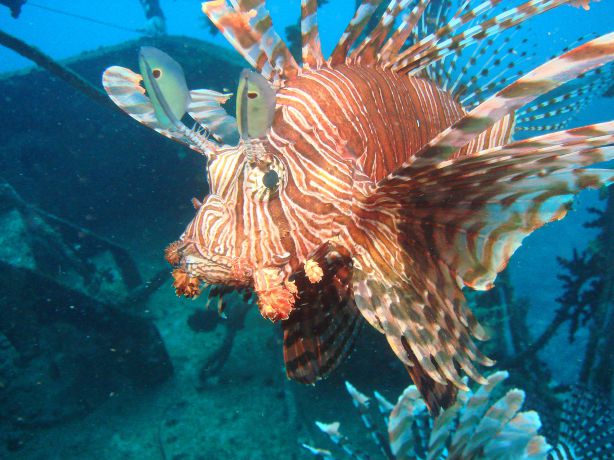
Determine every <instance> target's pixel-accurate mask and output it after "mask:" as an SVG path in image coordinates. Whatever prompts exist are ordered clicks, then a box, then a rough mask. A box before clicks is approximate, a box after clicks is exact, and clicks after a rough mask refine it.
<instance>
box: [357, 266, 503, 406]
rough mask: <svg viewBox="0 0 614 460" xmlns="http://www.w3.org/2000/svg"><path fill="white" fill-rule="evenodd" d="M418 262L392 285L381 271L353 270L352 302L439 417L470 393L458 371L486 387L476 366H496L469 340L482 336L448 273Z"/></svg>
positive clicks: (393, 279) (392, 278)
mask: <svg viewBox="0 0 614 460" xmlns="http://www.w3.org/2000/svg"><path fill="white" fill-rule="evenodd" d="M415 260H416V261H417V262H418V263H417V266H415V267H414V266H411V267H406V273H404V274H402V275H397V276H390V279H381V276H378V275H377V272H378V270H373V271H372V272H370V273H367V272H366V271H364V270H358V269H356V268H354V271H353V275H352V280H353V292H354V299H355V302H356V305H357V307H358V309H359V310H360V312H361V313H362V314H363V316H364V317H365V318H366V319H367V320H368V321H369V322H370V323H371V324H373V325H377V326H378V329H380V330H381V331H382V332H384V334H385V335H386V338H387V340H388V343H389V344H390V347H391V348H392V350H393V351H394V353H395V354H396V355H397V356H398V357H399V358H400V359H401V361H402V362H403V363H404V364H405V366H406V367H407V369H408V371H409V373H410V375H411V377H412V379H413V380H414V383H415V384H416V386H417V387H418V388H419V390H420V392H421V393H422V395H423V397H424V399H425V401H426V402H427V404H428V407H429V409H430V410H431V412H433V413H438V412H439V410H440V409H441V408H446V407H448V406H449V405H450V404H452V403H453V402H454V397H455V395H456V392H457V389H466V388H467V387H466V385H465V383H464V382H463V379H462V377H461V376H460V375H459V371H460V370H462V371H464V372H465V373H466V374H467V375H469V376H470V377H471V378H473V379H474V380H476V381H478V382H482V381H483V378H482V376H481V375H480V373H479V372H478V371H477V370H476V368H475V365H474V363H476V362H477V363H480V364H484V365H491V364H492V361H490V360H489V359H488V358H486V357H485V356H484V355H482V354H481V353H480V352H479V351H478V349H477V347H476V345H475V344H474V343H473V339H472V337H471V335H473V336H475V337H478V338H482V336H483V331H482V330H481V328H480V326H479V324H477V321H476V320H475V318H474V317H473V316H472V314H471V312H469V311H468V310H467V309H466V308H465V306H464V298H463V296H462V292H461V290H460V288H459V286H458V284H457V283H456V280H455V279H454V278H453V277H452V276H451V274H450V272H449V271H444V272H440V271H438V269H437V267H436V266H435V264H434V263H433V262H432V261H430V260H428V255H426V254H422V255H421V256H419V258H417V259H415ZM423 264H424V265H423Z"/></svg>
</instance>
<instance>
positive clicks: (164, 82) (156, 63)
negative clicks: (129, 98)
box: [139, 46, 190, 128]
mask: <svg viewBox="0 0 614 460" xmlns="http://www.w3.org/2000/svg"><path fill="white" fill-rule="evenodd" d="M139 69H140V71H141V75H142V76H143V84H144V85H145V89H146V90H147V95H148V96H149V100H150V101H151V103H152V105H153V107H154V111H155V114H156V118H157V119H158V122H159V123H160V125H161V126H162V127H164V128H170V127H173V126H176V125H177V123H178V122H179V121H180V120H181V118H182V117H183V116H184V115H185V113H186V109H187V106H188V103H189V101H190V93H189V91H188V85H187V83H186V80H185V75H184V73H183V69H182V68H181V66H180V65H179V64H178V63H177V61H175V60H174V59H173V58H171V57H170V56H169V55H168V54H166V53H164V52H162V51H160V50H159V49H157V48H153V47H151V46H143V47H141V49H140V51H139Z"/></svg>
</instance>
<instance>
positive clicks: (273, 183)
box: [262, 169, 279, 190]
mask: <svg viewBox="0 0 614 460" xmlns="http://www.w3.org/2000/svg"><path fill="white" fill-rule="evenodd" d="M278 183H279V174H277V171H275V170H273V169H269V170H268V171H267V172H266V173H265V174H264V176H262V184H263V185H264V186H265V187H266V188H268V189H269V190H273V189H275V187H277V184H278Z"/></svg>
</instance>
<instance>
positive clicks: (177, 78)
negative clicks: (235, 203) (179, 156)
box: [102, 47, 238, 157]
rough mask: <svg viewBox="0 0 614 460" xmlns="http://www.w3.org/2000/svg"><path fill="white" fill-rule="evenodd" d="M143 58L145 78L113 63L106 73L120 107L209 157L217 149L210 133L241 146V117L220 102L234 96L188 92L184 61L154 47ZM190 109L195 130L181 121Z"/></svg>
mask: <svg viewBox="0 0 614 460" xmlns="http://www.w3.org/2000/svg"><path fill="white" fill-rule="evenodd" d="M139 61H140V66H141V67H142V68H143V70H144V71H145V72H146V73H147V75H146V77H143V75H141V74H138V73H135V72H133V71H132V70H130V69H126V68H123V67H118V66H113V67H109V68H108V69H106V70H105V72H104V74H103V77H102V84H103V87H104V89H105V91H106V92H107V94H108V95H109V97H110V98H111V100H112V101H113V102H114V103H115V104H116V105H117V106H118V107H119V108H120V109H122V110H123V111H124V112H125V113H127V114H128V115H130V116H131V117H132V118H134V119H135V120H137V121H138V122H139V123H141V124H143V125H145V126H147V127H148V128H151V129H153V130H155V131H157V132H158V133H160V134H162V135H163V136H165V137H168V138H169V139H172V140H175V141H177V142H180V143H182V144H186V145H187V146H189V147H190V148H191V149H193V150H195V151H197V152H199V153H201V154H203V155H205V156H207V157H210V156H211V155H212V153H214V152H215V151H216V150H217V144H215V143H214V142H212V141H211V140H210V139H209V135H211V136H213V138H214V139H215V140H216V141H218V142H220V143H222V144H236V142H237V141H238V133H237V126H236V121H235V119H234V118H233V117H232V116H230V115H228V114H227V113H226V111H225V110H224V109H223V108H222V106H221V104H222V103H224V102H225V101H226V100H227V99H228V98H229V97H230V96H231V94H222V93H218V92H216V91H211V90H194V91H188V89H187V85H186V83H185V77H184V75H183V71H182V70H181V67H180V66H179V64H178V63H177V62H175V61H174V60H173V59H172V58H170V56H168V55H166V54H165V53H163V52H162V51H160V50H157V49H155V48H151V47H145V48H143V49H142V50H141V53H140V56H139ZM141 82H144V84H145V88H144V87H143V86H141ZM146 88H147V90H146ZM186 112H187V113H189V114H190V116H191V117H192V118H193V119H194V120H195V122H196V124H195V127H194V128H192V129H190V128H188V127H187V126H186V125H185V124H184V123H183V122H182V121H181V119H182V117H183V115H184V114H185V113H186Z"/></svg>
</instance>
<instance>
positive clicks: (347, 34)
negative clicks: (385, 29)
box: [328, 0, 382, 65]
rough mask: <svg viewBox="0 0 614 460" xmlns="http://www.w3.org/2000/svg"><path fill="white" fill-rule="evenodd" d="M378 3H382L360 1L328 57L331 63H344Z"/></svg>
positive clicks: (379, 1)
mask: <svg viewBox="0 0 614 460" xmlns="http://www.w3.org/2000/svg"><path fill="white" fill-rule="evenodd" d="M380 3H382V0H363V1H362V3H361V4H360V6H359V7H358V9H357V10H356V12H355V13H354V17H353V18H352V19H351V20H350V23H349V24H348V25H347V27H346V28H345V31H344V32H343V34H342V35H341V38H340V39H339V42H338V43H337V45H336V46H335V49H333V52H332V54H331V55H330V58H329V59H328V62H329V63H330V64H331V65H339V64H344V63H345V61H346V59H347V57H348V52H349V51H350V48H351V47H352V46H353V45H354V43H355V42H356V40H357V39H358V37H360V34H361V33H362V31H363V30H364V28H365V27H366V26H367V24H368V23H369V20H370V19H371V16H373V13H375V10H376V9H377V7H378V6H379V4H380Z"/></svg>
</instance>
